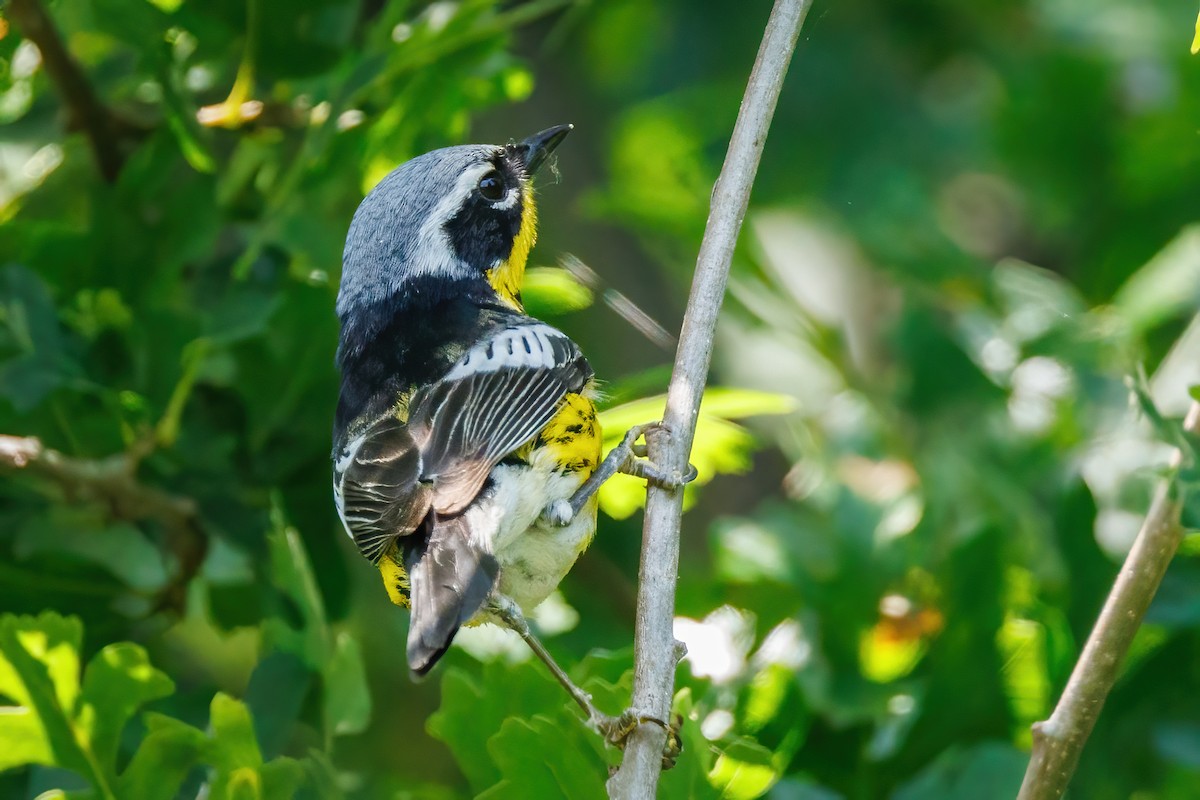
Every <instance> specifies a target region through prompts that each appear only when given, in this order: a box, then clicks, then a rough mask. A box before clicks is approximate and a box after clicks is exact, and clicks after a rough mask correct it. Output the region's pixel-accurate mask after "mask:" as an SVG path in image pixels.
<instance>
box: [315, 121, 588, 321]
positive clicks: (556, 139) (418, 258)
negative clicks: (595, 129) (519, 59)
mask: <svg viewBox="0 0 1200 800" xmlns="http://www.w3.org/2000/svg"><path fill="white" fill-rule="evenodd" d="M571 129H572V126H571V125H558V126H556V127H553V128H548V129H547V130H544V131H541V132H540V133H535V134H534V135H533V136H530V137H529V138H527V139H524V140H522V141H521V142H519V143H517V144H509V145H462V146H459V147H447V148H444V149H442V150H434V151H433V152H431V153H426V154H424V155H421V156H417V157H416V158H414V159H412V160H411V161H408V162H406V163H404V164H402V165H400V166H399V167H397V168H396V169H395V170H393V171H392V172H391V174H389V175H388V176H387V177H386V178H384V179H383V180H382V181H380V182H379V184H378V185H377V186H376V187H375V188H374V189H372V190H371V192H370V193H369V194H368V195H367V197H366V198H365V199H364V200H363V201H362V204H361V205H360V206H359V207H358V211H357V212H355V214H354V220H353V221H352V222H351V223H350V232H349V234H348V235H347V237H346V249H345V251H344V253H343V256H342V282H341V289H340V291H339V292H338V302H337V310H338V316H339V317H341V318H342V321H343V323H345V322H346V321H347V318H348V315H353V314H355V313H357V312H362V311H365V310H366V309H371V308H377V307H378V306H379V305H380V304H384V303H386V302H387V301H389V300H391V299H393V298H400V299H401V300H404V301H408V302H412V301H420V300H421V299H422V297H424V298H426V299H428V300H429V301H436V300H439V299H442V297H445V296H448V295H451V294H453V293H456V292H461V291H464V290H468V289H469V290H475V289H477V288H478V287H486V286H489V285H490V287H491V289H492V290H494V291H495V293H496V294H497V295H498V296H499V298H500V299H501V300H502V301H503V302H505V303H507V304H509V305H511V306H513V307H514V308H520V297H519V291H520V286H521V278H522V275H523V274H524V270H525V261H526V259H527V258H528V256H529V250H530V248H531V247H533V242H534V239H535V237H536V235H537V231H536V229H537V212H536V210H535V206H534V200H533V192H532V189H531V183H532V180H533V175H534V173H536V172H537V170H538V168H539V167H540V166H541V165H542V164H543V163H544V162H545V160H546V158H547V156H549V155H550V153H552V152H553V151H554V148H556V147H557V146H558V145H559V143H560V142H562V140H563V139H564V138H565V137H566V135H567V134H568V133H570V131H571Z"/></svg>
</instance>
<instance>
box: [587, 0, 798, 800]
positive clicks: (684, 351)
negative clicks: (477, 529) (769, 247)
mask: <svg viewBox="0 0 1200 800" xmlns="http://www.w3.org/2000/svg"><path fill="white" fill-rule="evenodd" d="M811 5H812V0H776V2H775V7H774V8H773V9H772V10H771V18H770V20H768V22H767V28H766V31H765V32H764V34H763V40H762V44H761V45H760V46H759V50H758V57H757V59H756V60H755V62H754V69H753V71H752V72H751V73H750V81H749V83H748V85H747V86H746V94H745V96H744V97H743V98H742V107H741V111H740V112H739V113H738V119H737V124H736V125H735V126H734V129H733V136H732V137H731V139H730V141H729V149H728V151H727V152H726V155H725V164H724V166H723V167H722V168H721V175H720V177H718V179H717V184H716V186H715V187H714V189H713V194H712V204H711V207H710V209H709V216H708V224H707V226H706V227H705V231H704V239H703V241H702V242H701V244H700V254H699V256H698V257H697V259H696V274H695V277H694V278H693V281H692V292H691V296H690V297H689V298H688V305H687V311H686V312H685V314H684V319H683V329H682V331H681V332H680V336H679V349H678V350H677V351H676V353H675V367H674V371H673V372H672V374H671V384H670V387H669V388H668V390H667V407H666V413H665V415H664V417H663V423H664V425H663V427H662V428H661V429H659V430H657V431H655V432H652V433H650V434H648V441H647V445H648V451H649V456H650V458H651V460H652V461H653V462H654V463H656V464H658V465H659V466H660V467H662V468H664V469H666V470H667V471H673V472H676V473H678V474H680V475H682V474H684V472H685V471H686V470H687V468H688V456H689V454H690V453H691V449H692V440H693V438H694V437H695V433H696V419H697V417H698V415H699V411H700V399H701V396H702V395H703V393H704V384H705V380H706V378H707V375H708V366H709V362H710V360H711V356H712V344H713V334H714V332H715V331H716V325H717V315H718V314H719V312H720V310H721V301H722V300H723V299H724V296H725V286H726V284H727V283H728V281H729V267H730V264H731V262H732V260H733V248H734V245H735V244H736V243H737V238H738V233H739V231H740V230H741V227H742V219H743V218H744V217H745V215H746V207H747V206H748V205H749V202H750V189H751V187H752V186H753V185H754V177H755V174H756V173H757V171H758V162H759V158H760V156H761V155H762V149H763V144H764V143H765V142H766V138H767V131H768V129H769V128H770V126H771V118H772V116H774V114H775V104H776V101H778V99H779V91H780V88H781V87H782V85H783V78H784V75H785V74H786V73H787V68H788V64H789V63H790V62H791V59H792V53H793V51H794V50H795V48H796V40H797V38H798V37H799V35H800V26H801V25H802V24H803V23H804V18H805V16H807V15H808V9H809V8H810V7H811ZM682 514H683V492H682V490H680V489H666V488H663V487H660V486H653V485H651V486H650V487H649V488H648V490H647V497H646V521H645V528H644V533H643V541H642V563H641V569H640V570H639V575H638V614H637V633H636V635H635V651H636V654H635V659H634V678H633V709H634V713H635V714H638V715H640V716H648V717H654V718H657V719H660V720H669V719H670V718H671V717H670V713H671V698H672V695H673V693H674V686H675V664H676V661H677V659H676V656H675V652H676V651H675V637H674V635H673V633H672V622H673V619H674V614H675V581H676V577H677V573H678V570H679V527H680V522H681V519H682ZM666 735H667V734H666V731H665V730H663V729H662V728H661V727H659V726H657V725H645V724H643V725H640V726H639V727H638V728H637V730H635V731H634V732H633V734H632V735H631V736H630V737H629V743H628V745H627V746H626V749H625V758H624V761H623V763H622V764H621V767H620V768H619V769H618V770H617V772H616V773H615V774H614V775H613V776H612V778H611V779H609V782H608V792H609V796H610V797H613V798H620V800H649V798H653V797H654V796H655V792H656V790H657V787H658V777H659V773H660V772H661V769H662V754H663V747H664V745H665V744H666Z"/></svg>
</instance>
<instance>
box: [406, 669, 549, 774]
mask: <svg viewBox="0 0 1200 800" xmlns="http://www.w3.org/2000/svg"><path fill="white" fill-rule="evenodd" d="M483 673H484V674H483V676H482V678H481V679H480V680H476V679H474V678H472V677H471V676H470V675H469V674H468V673H467V672H466V671H465V670H462V669H458V668H450V669H447V670H446V671H445V673H444V674H443V675H442V702H441V705H440V706H439V707H438V710H437V711H436V712H435V713H434V714H433V715H431V716H430V717H429V721H428V722H427V723H426V726H425V727H426V729H427V730H428V731H429V733H430V735H432V736H433V737H434V738H436V739H439V740H441V741H442V742H445V744H446V746H447V747H449V748H450V751H451V752H452V753H454V760H455V761H457V762H458V766H459V769H461V770H462V771H463V774H464V775H465V776H466V778H467V782H468V783H469V784H470V785H471V788H472V789H473V790H474V791H475V792H482V791H483V790H485V789H488V788H489V787H492V786H494V785H495V784H496V783H498V782H499V781H500V780H501V778H502V777H503V776H502V774H501V772H500V770H499V768H498V767H497V766H496V765H495V764H494V763H493V762H492V757H491V754H490V753H489V752H488V749H487V740H488V739H489V738H490V737H491V736H492V734H494V733H495V732H496V731H498V730H500V727H501V726H502V725H503V724H504V720H505V719H507V718H508V717H509V716H513V715H526V714H532V713H534V711H535V710H536V709H538V708H539V707H540V706H541V705H542V703H543V702H544V698H545V697H546V696H547V695H548V694H549V693H550V692H551V691H552V690H557V691H562V690H561V689H559V688H558V686H557V684H554V683H553V681H552V679H551V678H550V677H549V676H546V675H540V674H538V673H537V672H536V671H535V670H534V668H533V665H531V664H523V665H519V666H515V667H511V668H505V667H504V666H503V665H500V664H498V663H497V662H492V663H490V664H488V665H485V667H484V670H483ZM498 687H503V690H499V688H498Z"/></svg>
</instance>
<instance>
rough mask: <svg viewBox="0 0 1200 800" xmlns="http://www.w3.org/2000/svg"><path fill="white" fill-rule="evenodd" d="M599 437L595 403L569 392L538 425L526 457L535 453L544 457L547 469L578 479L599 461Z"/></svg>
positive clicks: (582, 477) (580, 480)
mask: <svg viewBox="0 0 1200 800" xmlns="http://www.w3.org/2000/svg"><path fill="white" fill-rule="evenodd" d="M601 439H602V433H601V430H600V422H599V421H598V420H597V419H596V406H595V405H593V404H592V401H591V400H589V399H587V398H586V397H584V396H583V395H581V394H569V395H567V396H566V397H565V398H564V399H563V406H562V408H561V409H560V410H559V412H558V413H557V414H555V415H554V418H553V419H551V420H550V421H549V422H548V423H546V427H544V428H542V432H541V433H539V434H538V437H537V439H536V440H534V442H533V445H532V449H531V451H530V453H529V455H528V456H526V457H527V458H533V457H536V458H537V459H538V460H539V461H541V460H542V459H545V458H548V459H549V460H550V464H551V469H553V470H554V471H556V472H560V473H576V474H578V475H579V482H580V483H582V482H583V481H585V480H587V479H588V478H589V477H590V476H591V474H592V473H593V472H594V471H595V470H596V467H597V466H598V465H599V463H600V445H601ZM535 453H536V455H535ZM543 463H544V462H543Z"/></svg>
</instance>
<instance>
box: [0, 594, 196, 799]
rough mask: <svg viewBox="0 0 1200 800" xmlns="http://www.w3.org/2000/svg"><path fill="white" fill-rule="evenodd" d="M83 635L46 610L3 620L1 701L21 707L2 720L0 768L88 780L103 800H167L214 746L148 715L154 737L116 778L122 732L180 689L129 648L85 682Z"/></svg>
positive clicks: (98, 664) (114, 647)
mask: <svg viewBox="0 0 1200 800" xmlns="http://www.w3.org/2000/svg"><path fill="white" fill-rule="evenodd" d="M81 639H82V628H81V626H80V624H79V622H78V620H75V619H64V618H63V617H59V616H58V615H56V614H51V613H46V614H42V615H41V616H39V617H36V618H33V617H14V616H11V615H6V616H4V617H3V618H0V696H4V697H8V698H11V699H12V700H14V701H15V702H16V703H17V707H16V708H12V709H4V713H0V769H5V768H9V767H15V766H22V765H26V764H44V765H46V766H55V767H62V768H65V769H69V770H71V771H73V772H76V773H78V774H79V775H81V776H82V777H84V778H85V779H86V780H87V781H88V783H89V784H91V786H92V787H93V789H94V790H95V793H96V796H99V797H103V798H117V797H120V798H123V797H138V798H146V800H159V798H161V800H169V798H171V797H174V796H175V793H176V792H177V791H178V789H179V787H180V785H181V784H182V783H183V780H184V779H185V778H186V776H187V774H188V773H189V772H190V771H191V769H192V768H193V767H194V766H195V764H196V762H197V760H198V759H199V758H200V756H201V754H202V753H203V752H204V751H205V749H206V747H207V737H205V736H204V734H203V733H202V732H200V731H198V730H196V729H195V728H192V727H190V726H188V725H185V724H184V723H182V722H179V721H177V720H173V719H170V718H167V717H162V716H160V715H153V714H151V715H147V720H146V727H147V731H148V732H147V735H146V737H145V738H144V739H143V740H142V742H141V744H140V746H139V747H138V748H137V750H136V752H135V753H134V755H133V757H132V758H131V759H130V762H129V765H128V766H127V767H126V769H125V772H124V773H122V774H121V775H120V776H118V775H117V770H116V768H117V762H118V756H119V752H118V751H119V747H120V743H121V740H122V732H123V730H124V728H125V726H126V724H127V723H128V722H129V720H130V719H131V718H132V717H133V715H134V713H135V712H136V711H137V710H138V708H140V707H141V706H142V705H143V704H145V703H147V702H150V701H153V700H157V699H160V698H162V697H166V696H167V695H169V694H171V693H172V692H173V691H174V684H173V683H172V682H171V680H170V679H169V678H168V677H167V676H166V675H165V674H163V673H162V672H160V671H159V670H157V669H155V668H154V667H153V666H152V665H151V664H150V661H149V659H148V658H147V656H146V652H145V650H143V649H142V648H141V647H140V646H138V645H136V644H132V643H129V642H125V643H118V644H111V645H108V646H107V647H105V648H104V649H102V650H101V651H100V652H99V653H97V654H96V656H95V658H93V659H92V660H91V661H90V662H89V663H88V666H87V669H86V670H85V672H84V675H83V683H82V686H81V685H80V681H79V656H78V648H79V644H80V641H81Z"/></svg>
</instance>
